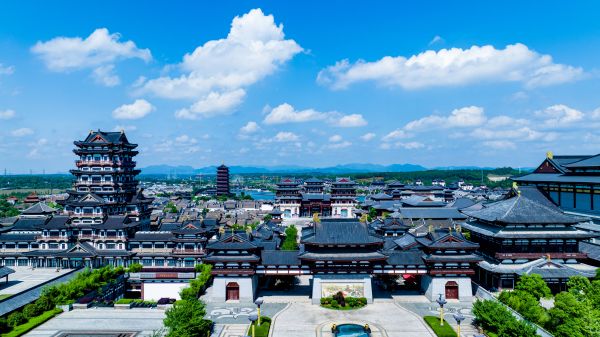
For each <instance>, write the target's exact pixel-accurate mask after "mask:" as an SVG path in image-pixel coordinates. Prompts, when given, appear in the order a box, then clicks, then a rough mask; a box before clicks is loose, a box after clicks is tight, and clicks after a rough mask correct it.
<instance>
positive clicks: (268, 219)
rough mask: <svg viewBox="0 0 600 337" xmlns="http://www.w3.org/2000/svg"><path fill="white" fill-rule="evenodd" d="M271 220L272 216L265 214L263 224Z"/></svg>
mask: <svg viewBox="0 0 600 337" xmlns="http://www.w3.org/2000/svg"><path fill="white" fill-rule="evenodd" d="M271 220H273V216H272V215H271V214H267V215H265V216H264V217H263V221H264V222H269V221H271Z"/></svg>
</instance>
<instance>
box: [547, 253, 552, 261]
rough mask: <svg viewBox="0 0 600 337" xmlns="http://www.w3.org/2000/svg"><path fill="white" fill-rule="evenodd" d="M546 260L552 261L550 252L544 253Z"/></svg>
mask: <svg viewBox="0 0 600 337" xmlns="http://www.w3.org/2000/svg"><path fill="white" fill-rule="evenodd" d="M546 261H548V262H550V261H552V260H551V259H550V254H546Z"/></svg>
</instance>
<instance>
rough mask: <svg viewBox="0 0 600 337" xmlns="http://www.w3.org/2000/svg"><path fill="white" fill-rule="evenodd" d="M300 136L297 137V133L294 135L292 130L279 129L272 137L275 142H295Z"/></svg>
mask: <svg viewBox="0 0 600 337" xmlns="http://www.w3.org/2000/svg"><path fill="white" fill-rule="evenodd" d="M299 138H300V137H298V135H296V134H295V133H293V132H287V131H280V132H279V133H277V135H275V138H273V139H274V140H275V141H276V142H282V143H283V142H295V141H297V140H298V139H299Z"/></svg>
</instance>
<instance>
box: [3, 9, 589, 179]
mask: <svg viewBox="0 0 600 337" xmlns="http://www.w3.org/2000/svg"><path fill="white" fill-rule="evenodd" d="M598 13H600V4H597V3H594V2H592V1H589V2H583V1H582V2H577V3H565V2H559V1H548V2H544V4H543V5H542V4H540V3H539V2H531V3H525V4H524V3H523V2H522V1H519V2H517V1H515V2H510V1H505V2H501V3H496V4H493V3H490V2H484V3H482V2H475V1H473V2H461V3H460V4H457V3H453V4H449V3H447V2H441V1H440V2H423V1H420V2H414V3H410V2H391V1H390V2H383V1H382V2H377V5H376V6H373V5H372V3H371V2H366V1H337V2H336V1H329V2H322V1H302V2H295V3H292V2H276V1H268V2H253V1H239V2H237V1H229V2H226V3H225V4H224V5H219V6H213V5H211V4H210V3H208V2H202V3H197V2H183V1H182V2H177V1H176V2H169V3H165V2H158V1H144V2H142V1H139V2H125V3H124V2H117V1H103V2H97V3H95V4H90V3H86V4H80V5H75V4H73V3H72V2H71V3H69V2H61V1H54V2H52V3H50V2H43V3H40V2H33V1H10V2H3V3H2V4H1V5H0V22H1V24H0V126H1V127H0V169H4V168H6V169H7V170H8V171H9V172H13V173H19V172H21V173H23V172H29V170H30V169H32V170H33V171H34V172H41V171H42V170H45V171H46V172H64V171H66V170H68V169H69V168H71V167H72V163H73V160H74V156H73V153H72V151H71V149H72V147H73V145H72V141H73V140H75V139H82V138H84V137H85V136H86V134H87V132H89V130H90V129H103V130H120V129H125V130H126V132H127V134H128V137H129V138H130V140H131V141H133V142H136V143H138V144H140V150H141V154H140V155H139V158H138V163H139V165H140V166H147V165H151V164H171V165H192V166H195V167H201V166H207V165H214V164H219V163H221V162H225V163H227V164H231V165H261V166H270V165H303V166H317V167H318V166H328V165H335V164H342V163H352V162H365V163H379V164H391V163H415V164H421V165H425V166H428V167H433V166H455V165H482V166H506V165H511V166H514V167H519V166H533V165H535V164H537V163H538V162H540V161H541V160H542V158H543V156H544V155H545V152H546V151H548V150H552V151H553V152H554V153H560V154H581V153H584V154H587V153H589V154H595V153H598V152H599V151H598V150H599V149H600V132H598V130H599V128H598V127H599V126H600V109H598V108H599V107H600V99H599V98H598V97H599V95H598V88H599V83H600V82H599V78H598V75H599V72H598V68H599V62H600V61H599V58H598V56H597V55H598V53H599V51H600V20H599V19H600V17H599V16H600V14H598Z"/></svg>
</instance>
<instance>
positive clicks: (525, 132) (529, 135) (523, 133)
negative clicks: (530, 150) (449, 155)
mask: <svg viewBox="0 0 600 337" xmlns="http://www.w3.org/2000/svg"><path fill="white" fill-rule="evenodd" d="M470 135H471V136H472V137H475V138H479V139H510V140H519V141H533V140H545V141H550V140H554V139H555V138H556V134H554V133H546V132H540V131H537V130H533V129H531V128H530V127H528V126H524V127H520V128H516V129H513V128H510V129H496V128H494V129H490V128H478V129H475V130H473V131H472V132H471V134H470Z"/></svg>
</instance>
